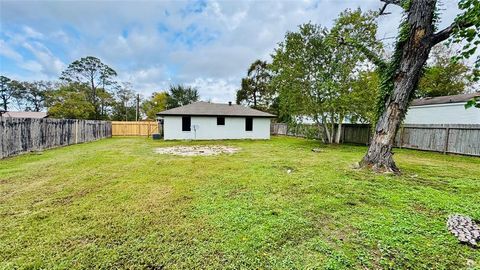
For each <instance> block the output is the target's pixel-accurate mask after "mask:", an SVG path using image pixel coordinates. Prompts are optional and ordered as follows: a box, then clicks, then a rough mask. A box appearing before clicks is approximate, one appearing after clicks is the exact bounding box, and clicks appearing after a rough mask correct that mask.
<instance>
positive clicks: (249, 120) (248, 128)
mask: <svg viewBox="0 0 480 270" xmlns="http://www.w3.org/2000/svg"><path fill="white" fill-rule="evenodd" d="M252 130H253V118H252V117H246V118H245V131H252Z"/></svg>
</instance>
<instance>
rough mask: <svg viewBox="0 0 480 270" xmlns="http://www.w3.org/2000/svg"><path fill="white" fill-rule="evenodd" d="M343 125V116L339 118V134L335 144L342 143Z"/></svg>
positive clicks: (336, 136)
mask: <svg viewBox="0 0 480 270" xmlns="http://www.w3.org/2000/svg"><path fill="white" fill-rule="evenodd" d="M342 123H343V116H342V115H340V116H339V118H338V126H337V133H336V135H335V143H337V144H339V143H340V138H341V135H342Z"/></svg>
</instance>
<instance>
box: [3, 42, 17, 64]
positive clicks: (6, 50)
mask: <svg viewBox="0 0 480 270" xmlns="http://www.w3.org/2000/svg"><path fill="white" fill-rule="evenodd" d="M0 55H2V56H4V57H7V58H10V59H13V60H15V61H17V62H18V61H22V59H23V57H22V55H21V54H19V53H17V52H16V51H15V49H13V48H12V47H11V46H10V45H9V44H7V43H6V42H5V41H3V40H0Z"/></svg>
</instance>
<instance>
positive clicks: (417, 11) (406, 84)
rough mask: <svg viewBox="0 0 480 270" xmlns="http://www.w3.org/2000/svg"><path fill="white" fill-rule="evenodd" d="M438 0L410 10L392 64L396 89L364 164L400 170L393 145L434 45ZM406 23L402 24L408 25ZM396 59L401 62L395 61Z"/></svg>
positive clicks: (420, 0) (418, 2)
mask: <svg viewBox="0 0 480 270" xmlns="http://www.w3.org/2000/svg"><path fill="white" fill-rule="evenodd" d="M435 5H436V1H435V0H412V1H411V6H410V7H409V10H407V11H406V12H407V18H406V24H407V26H408V27H409V28H408V29H409V32H408V36H407V37H405V39H404V40H401V39H402V37H400V38H399V41H398V43H397V46H396V49H395V50H396V51H395V53H396V54H397V55H398V56H399V57H398V59H395V56H394V59H393V60H392V63H391V64H390V65H396V66H395V70H394V72H393V73H392V77H390V78H389V79H391V80H392V82H393V83H392V85H393V89H388V90H391V91H390V92H389V94H387V95H386V98H385V103H384V110H383V113H382V114H381V115H380V116H379V118H378V121H377V124H376V127H375V132H374V134H373V137H372V140H371V142H370V146H369V148H368V152H367V154H366V155H365V157H364V158H363V160H362V161H361V162H360V165H361V166H362V167H371V168H372V169H374V170H375V171H380V172H393V173H400V170H399V169H398V167H397V166H396V164H395V162H394V160H393V153H392V148H393V145H394V141H395V135H396V133H397V131H398V128H399V127H400V124H401V122H402V120H403V118H404V116H405V113H406V111H407V108H408V105H409V101H410V97H411V96H412V95H413V92H414V90H415V88H416V87H417V84H418V80H419V78H420V75H421V72H422V68H423V66H424V65H425V62H426V61H427V59H428V55H429V53H430V49H431V48H432V46H433V45H434V42H432V37H433V36H434V33H433V31H434V21H433V19H434V12H435ZM407 26H402V27H407ZM394 61H398V62H397V63H394Z"/></svg>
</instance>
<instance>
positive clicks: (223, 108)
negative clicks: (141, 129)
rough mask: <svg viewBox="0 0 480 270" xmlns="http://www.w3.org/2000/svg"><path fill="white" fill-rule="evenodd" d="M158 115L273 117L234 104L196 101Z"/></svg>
mask: <svg viewBox="0 0 480 270" xmlns="http://www.w3.org/2000/svg"><path fill="white" fill-rule="evenodd" d="M157 115H158V116H175V115H203V116H237V117H239V116H252V117H275V115H273V114H269V113H266V112H262V111H259V110H255V109H252V108H248V107H244V106H241V105H236V104H231V105H230V104H221V103H210V102H204V101H198V102H195V103H192V104H188V105H185V106H181V107H177V108H173V109H170V110H166V111H163V112H159V113H157Z"/></svg>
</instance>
